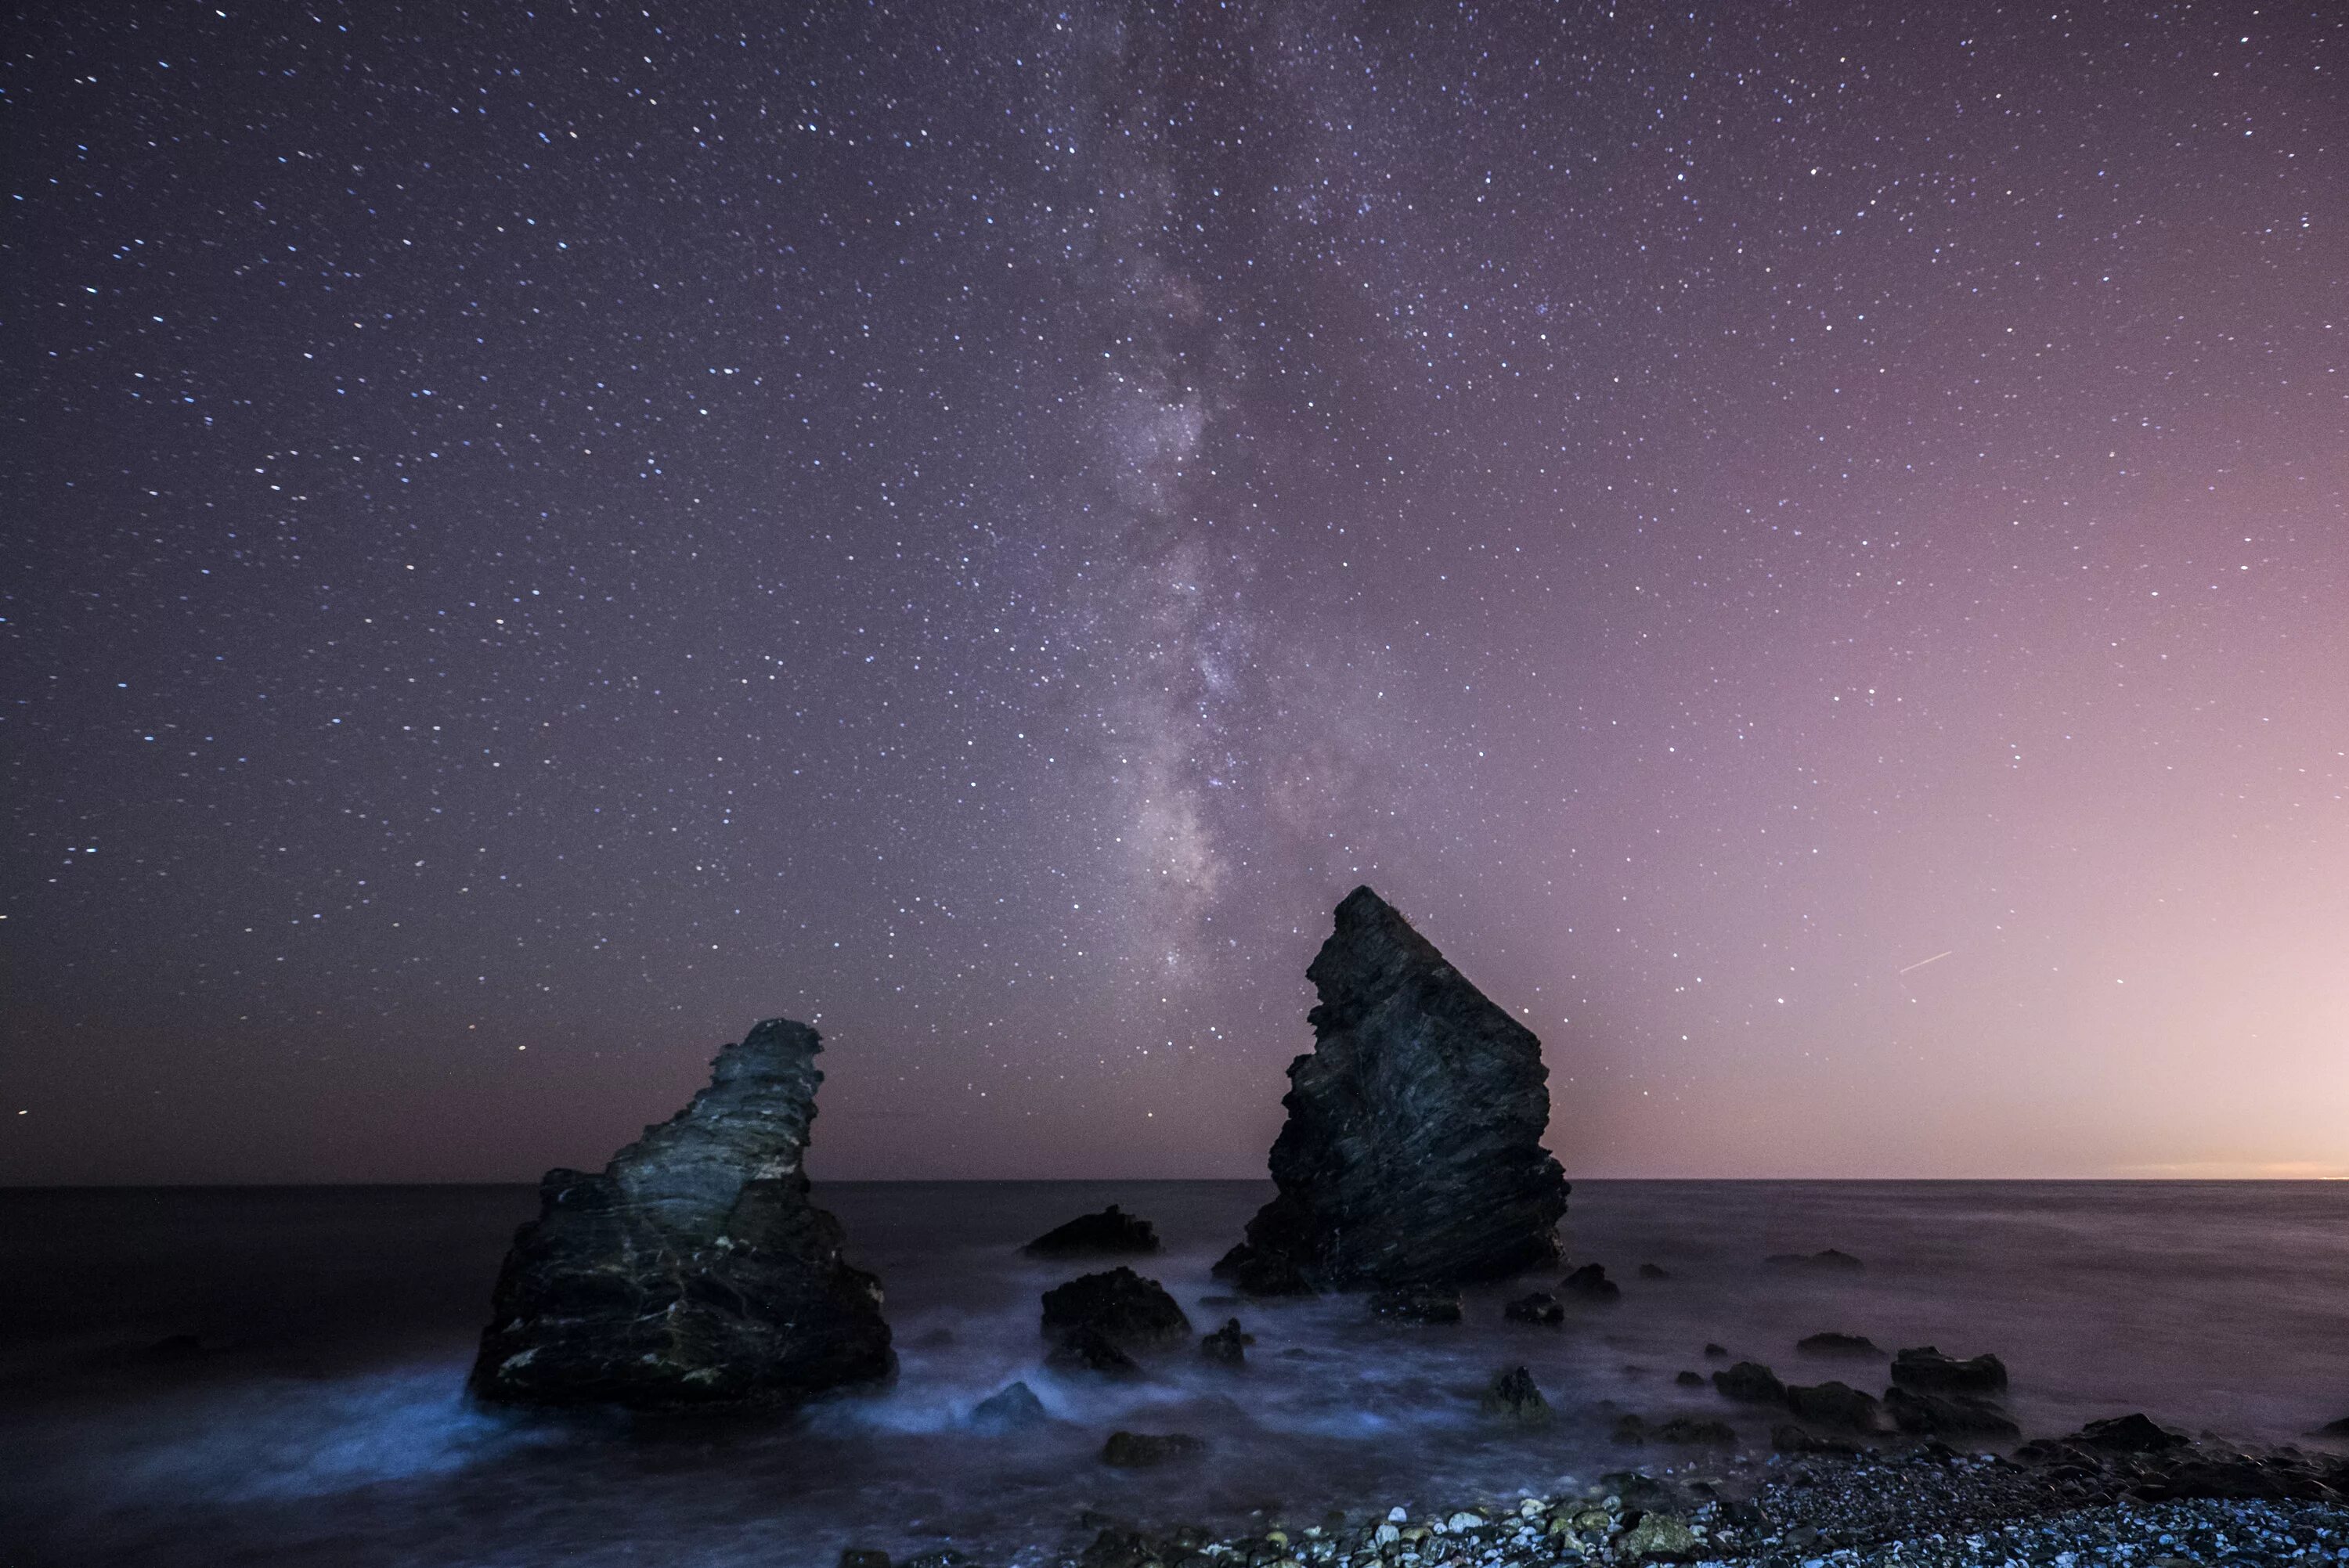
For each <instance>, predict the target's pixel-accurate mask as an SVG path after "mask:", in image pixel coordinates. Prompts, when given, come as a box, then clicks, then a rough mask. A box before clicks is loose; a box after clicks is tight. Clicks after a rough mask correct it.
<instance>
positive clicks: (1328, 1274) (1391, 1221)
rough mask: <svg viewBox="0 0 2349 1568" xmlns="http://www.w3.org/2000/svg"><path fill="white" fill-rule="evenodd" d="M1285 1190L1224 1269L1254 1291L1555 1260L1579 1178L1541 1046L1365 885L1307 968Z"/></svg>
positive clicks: (1487, 1271)
mask: <svg viewBox="0 0 2349 1568" xmlns="http://www.w3.org/2000/svg"><path fill="white" fill-rule="evenodd" d="M1306 977H1307V978H1308V979H1309V980H1310V981H1312V983H1313V985H1314V987H1315V989H1316V991H1317V992H1318V993H1319V997H1320V1004H1319V1006H1316V1007H1315V1008H1314V1009H1313V1011H1312V1013H1311V1014H1310V1015H1309V1019H1308V1021H1309V1023H1310V1024H1311V1025H1312V1026H1313V1036H1314V1047H1313V1049H1312V1051H1311V1052H1309V1054H1307V1055H1305V1056H1301V1057H1298V1058H1297V1059H1296V1060H1295V1061H1293V1062H1291V1063H1290V1064H1289V1068H1288V1078H1289V1085H1290V1087H1289V1090H1288V1094H1287V1095H1286V1096H1285V1097H1283V1099H1282V1101H1281V1103H1282V1104H1283V1105H1284V1106H1285V1107H1287V1109H1288V1121H1287V1123H1286V1124H1285V1125H1284V1126H1283V1127H1282V1128H1281V1130H1280V1136H1279V1137H1278V1139H1277V1140H1274V1143H1273V1146H1272V1159H1271V1167H1272V1179H1273V1181H1275V1182H1276V1183H1277V1184H1278V1187H1279V1191H1278V1195H1276V1196H1275V1197H1274V1199H1273V1200H1272V1202H1269V1203H1268V1204H1266V1205H1265V1206H1264V1208H1263V1209H1261V1210H1260V1211H1258V1212H1257V1215H1256V1217H1255V1218H1254V1219H1253V1220H1251V1221H1249V1222H1248V1226H1247V1240H1245V1241H1243V1242H1242V1243H1240V1244H1239V1245H1237V1246H1236V1247H1234V1248H1233V1249H1232V1250H1231V1251H1230V1252H1229V1253H1226V1255H1225V1256H1224V1258H1223V1260H1222V1261H1221V1262H1219V1263H1218V1264H1216V1277H1217V1278H1218V1279H1225V1280H1229V1281H1230V1282H1232V1283H1233V1284H1236V1285H1237V1286H1238V1287H1239V1288H1240V1289H1242V1290H1244V1291H1247V1292H1250V1293H1253V1294H1262V1295H1269V1294H1287V1293H1291V1292H1294V1291H1297V1290H1299V1289H1321V1290H1328V1289H1347V1288H1361V1287H1376V1286H1384V1285H1399V1284H1431V1283H1432V1284H1452V1283H1456V1282H1459V1281H1464V1280H1476V1279H1495V1278H1501V1277H1506V1275H1509V1274H1516V1273H1519V1272H1522V1271H1524V1270H1526V1269H1530V1268H1537V1267H1540V1266H1543V1265H1547V1264H1555V1263H1556V1262H1557V1222H1558V1219H1559V1217H1560V1216H1561V1215H1563V1214H1564V1213H1565V1212H1566V1198H1567V1182H1566V1176H1565V1173H1564V1172H1563V1171H1560V1170H1559V1168H1558V1163H1557V1161H1556V1160H1553V1159H1552V1158H1550V1155H1549V1151H1548V1150H1546V1149H1544V1148H1543V1147H1542V1145H1541V1139H1542V1135H1543V1132H1544V1130H1546V1129H1547V1126H1548V1123H1549V1090H1548V1088H1547V1080H1548V1076H1549V1074H1548V1069H1547V1068H1545V1067H1544V1066H1543V1065H1542V1057H1541V1042H1540V1041H1539V1040H1538V1039H1537V1038H1535V1037H1534V1035H1533V1032H1532V1031H1531V1030H1529V1029H1527V1028H1526V1027H1525V1026H1523V1025H1522V1024H1519V1023H1518V1022H1517V1021H1516V1020H1515V1019H1514V1018H1511V1017H1510V1016H1508V1015H1507V1014H1506V1013H1505V1012H1503V1011H1502V1010H1501V1009H1500V1008H1499V1007H1497V1006H1495V1005H1494V1004H1493V1003H1492V1002H1490V1001H1489V1000H1487V999H1486V998H1485V995H1484V993H1482V992H1480V991H1478V990H1477V989H1476V987H1475V986H1474V985H1471V984H1469V982H1468V981H1467V979H1466V978H1465V977H1464V976H1463V975H1461V973H1460V972H1459V971H1458V970H1457V969H1454V967H1453V966H1452V965H1450V964H1448V963H1446V962H1445V961H1444V955H1443V954H1441V953H1438V952H1437V951H1436V950H1435V948H1434V946H1433V944H1430V943H1429V942H1428V941H1427V939H1426V938H1424V937H1423V936H1421V935H1420V934H1419V933H1417V932H1416V931H1413V929H1412V928H1411V924H1410V923H1409V922H1407V921H1405V920H1404V919H1403V917H1402V915H1401V914H1399V913H1396V912H1395V910H1394V909H1393V908H1392V906H1390V905H1389V904H1388V903H1386V902H1385V901H1384V900H1383V899H1381V898H1380V897H1379V895H1378V894H1376V893H1374V892H1371V890H1370V889H1369V888H1367V887H1361V888H1356V889H1355V890H1354V891H1353V892H1351V893H1350V894H1348V895H1347V897H1346V900H1345V902H1344V903H1340V905H1339V906H1338V910H1337V921H1336V929H1335V931H1334V932H1333V933H1332V934H1331V935H1330V939H1329V940H1328V941H1327V942H1325V943H1323V944H1321V951H1320V952H1319V954H1317V955H1316V956H1315V958H1314V960H1313V963H1312V965H1310V966H1309V968H1308V969H1307V970H1306Z"/></svg>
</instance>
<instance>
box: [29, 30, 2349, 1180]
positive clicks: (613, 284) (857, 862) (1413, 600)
mask: <svg viewBox="0 0 2349 1568" xmlns="http://www.w3.org/2000/svg"><path fill="white" fill-rule="evenodd" d="M811 10H812V12H813V13H814V14H812V15H808V16H793V17H791V18H790V19H788V20H785V21H782V22H780V23H779V22H778V21H777V20H775V15H774V13H773V12H771V10H770V9H769V8H766V7H754V6H740V7H731V8H730V7H723V6H705V7H694V8H690V9H689V11H670V10H668V9H667V8H655V9H654V14H653V15H649V16H648V15H645V14H643V13H642V12H641V11H629V12H625V13H624V12H619V11H613V12H596V11H574V10H568V9H564V8H560V7H554V8H547V9H543V10H540V11H536V12H527V11H524V10H523V9H522V8H521V7H519V6H509V5H501V6H496V7H492V8H490V9H488V10H487V11H483V12H480V13H477V14H473V15H462V14H459V13H455V12H448V11H428V12H399V11H394V10H392V9H391V8H388V7H381V6H342V7H332V6H330V7H324V8H317V9H316V10H314V11H302V12H297V11H294V10H286V9H263V10H254V11H248V10H245V9H243V8H241V7H237V6H233V5H222V6H220V7H217V8H215V7H213V6H209V5H207V6H202V7H176V8H172V9H171V10H169V11H164V10H161V9H160V8H152V7H150V8H143V9H140V10H137V11H135V12H134V11H130V10H126V9H122V8H115V7H92V8H66V7H57V8H51V9H49V10H47V11H44V12H36V13H34V14H32V15H28V16H26V17H23V18H20V21H19V25H18V26H16V28H15V29H13V31H12V36H11V41H10V43H9V46H8V47H7V53H6V67H5V75H0V88H5V148H6V153H5V159H6V174H7V197H8V201H7V208H6V214H5V257H6V262H7V271H8V279H9V285H10V286H9V290H8V296H7V297H8V308H7V312H6V322H5V342H6V346H7V362H8V365H9V366H10V369H11V372H12V374H11V376H10V377H9V385H8V388H7V392H6V397H7V418H8V419H9V421H10V428H11V429H12V431H13V436H12V438H11V439H10V440H9V441H8V442H7V443H6V449H5V453H0V461H5V465H6V469H5V481H6V492H5V493H6V494H7V495H8V496H9V497H10V498H11V504H10V506H9V507H8V509H7V513H6V518H5V523H4V524H0V529H5V545H6V558H5V559H6V561H7V571H6V573H5V581H0V594H5V605H0V609H5V617H6V619H5V627H0V631H5V638H6V642H5V647H6V650H7V658H6V659H5V673H0V686H5V697H6V707H5V709H0V713H5V723H6V725H7V729H6V732H5V737H6V746H5V765H6V775H5V777H6V780H7V788H6V797H5V810H6V813H7V821H8V825H9V830H10V831H9V835H8V838H7V841H6V852H7V862H6V863H7V876H6V880H5V887H0V903H5V909H0V913H5V922H0V951H5V955H6V958H5V962H6V970H5V975H6V991H7V994H8V1001H7V1005H6V1007H5V1017H0V1029H5V1037H6V1038H5V1051H0V1063H4V1064H5V1065H0V1093H5V1097H6V1103H5V1106H0V1111H5V1115H0V1180H5V1181H141V1180H219V1181H244V1180H296V1181H317V1180H345V1179H348V1180H375V1179H451V1178H459V1179H501V1180H509V1179H527V1178H529V1177H532V1176H533V1175H535V1173H536V1172H537V1171H539V1170H541V1169H542V1168H543V1167H545V1166H547V1165H550V1164H555V1163H571V1164H593V1163H596V1162H599V1161H601V1159H602V1158H603V1157H604V1155H605V1153H607V1152H608V1150H610V1149H611V1148H612V1147H613V1146H614V1145H615V1144H616V1142H618V1141H620V1140H623V1139H625V1138H626V1136H627V1135H629V1134H630V1133H631V1132H632V1131H633V1130H634V1128H635V1127H636V1124H637V1123H638V1122H640V1121H642V1120H644V1119H647V1118H648V1117H652V1116H657V1115H660V1114H666V1112H667V1110H668V1109H671V1108H673V1107H674V1106H675V1105H676V1104H678V1103H679V1102H680V1101H681V1099H683V1097H684V1095H685V1094H686V1093H687V1092H688V1091H689V1089H690V1088H691V1087H692V1086H693V1085H694V1084H695V1083H697V1082H698V1081H699V1080H700V1078H701V1077H702V1074H703V1071H704V1064H705V1062H706V1061H707V1058H708V1057H709V1054H710V1052H711V1051H712V1049H713V1048H714V1047H716V1046H717V1045H718V1044H719V1043H720V1042H722V1041H724V1040H727V1039H731V1038H735V1037H739V1035H740V1031H741V1030H742V1029H743V1028H744V1027H746V1026H748V1025H749V1024H750V1022H751V1021H752V1020H753V1019H755V1018H758V1017H761V1016H771V1015H775V1014H787V1015H790V1016H798V1017H802V1018H807V1019H810V1020H812V1021H813V1022H815V1023H816V1024H817V1025H818V1026H819V1027H821V1028H822V1029H823V1031H824V1032H825V1034H826V1037H827V1039H828V1041H829V1042H830V1049H829V1052H828V1054H827V1056H826V1057H825V1058H824V1064H825V1067H826V1068H827V1071H828V1073H829V1075H830V1079H829V1082H828V1084H827V1087H826V1088H825V1090H824V1099H823V1120H822V1122H821V1123H820V1125H819V1127H818V1130H817V1137H816V1150H815V1165H816V1169H817V1171H818V1172H819V1173H820V1174H824V1175H831V1176H836V1177H847V1176H1021V1175H1039V1176H1061V1175H1091V1174H1102V1175H1249V1174H1258V1173H1260V1172H1261V1171H1262V1169H1263V1165H1262V1161H1263V1155H1264V1150H1265V1149H1266V1147H1267V1145H1268V1142H1269V1140H1270V1137H1271V1134H1272V1132H1273V1130H1275V1129H1276V1127H1277V1126H1278V1119H1279V1114H1280V1112H1279V1108H1278V1097H1279V1094H1280V1093H1281V1091H1282V1089H1283V1088H1284V1087H1285V1085H1284V1083H1283V1079H1282V1076H1281V1073H1282V1068H1284V1067H1285V1066H1286V1065H1287V1063H1288V1059H1289V1057H1291V1056H1292V1055H1293V1054H1294V1053H1295V1052H1297V1051H1299V1050H1300V1049H1303V1048H1305V1047H1307V1045H1308V1044H1309V1040H1310V1036H1309V1032H1308V1031H1307V1030H1306V1028H1305V1026H1304V1022H1303V1016H1304V1012H1305V1009H1306V1008H1307V1007H1308V1006H1309V1005H1310V1002H1311V995H1310V991H1309V988H1308V987H1307V985H1305V982H1304V979H1303V970H1304V966H1305V964H1306V963H1307V961H1308V960H1309V957H1310V956H1311V954H1312V952H1313V949H1314V947H1315V945H1316V944H1317V943H1318V942H1319V938H1320V936H1321V934H1323V933H1324V932H1325V931H1326V928H1327V921H1328V917H1329V910H1330V907H1331V906H1332V905H1333V904H1334V903H1336V902H1337V900H1338V899H1339V898H1340V897H1341V896H1342V895H1343V894H1344V893H1345V892H1346V891H1347V890H1348V889H1349V888H1350V887H1351V886H1353V885H1354V884H1355V883H1356V882H1364V881H1367V882H1371V883H1372V884H1373V885H1375V886H1376V887H1377V888H1378V889H1379V890H1380V892H1382V893H1384V894H1385V895H1387V896H1388V897H1390V898H1391V899H1392V900H1394V901H1395V902H1396V903H1398V904H1399V905H1400V906H1401V907H1402V908H1403V909H1404V910H1406V911H1407V912H1408V913H1410V914H1411V915H1412V916H1413V919H1414V920H1415V921H1417V922H1418V923H1420V924H1421V926H1422V928H1423V930H1424V931H1425V932H1426V933H1427V934H1429V935H1430V936H1431V937H1432V938H1433V940H1435V941H1436V942H1437V943H1438V944H1440V945H1442V946H1443V947H1444V949H1445V950H1446V952H1447V953H1448V954H1450V955H1451V956H1452V957H1453V958H1454V960H1455V961H1456V962H1457V963H1459V964H1460V965H1462V967H1463V968H1464V969H1465V970H1466V972H1467V973H1468V974H1469V975H1470V976H1471V977H1472V978H1474V979H1475V980H1476V981H1477V982H1478V983H1479V984H1480V985H1483V986H1484V987H1485V989H1486V990H1487V991H1488V992H1489V993H1490V994H1491V995H1493V996H1494V997H1495V1000H1497V1001H1499V1002H1501V1003H1502V1004H1503V1005H1504V1006H1508V1007H1509V1008H1510V1009H1512V1010H1513V1011H1514V1012H1516V1013H1517V1014H1518V1015H1519V1016H1521V1017H1523V1018H1524V1019H1525V1021H1526V1023H1527V1024H1528V1025H1529V1026H1532V1027H1533V1028H1534V1029H1535V1030H1536V1031H1537V1033H1538V1034H1539V1035H1540V1036H1541V1037H1542V1038H1543V1039H1544V1041H1545V1045H1546V1049H1547V1059H1548V1061H1549V1065H1550V1068H1551V1073H1552V1088H1553V1091H1554V1095H1555V1101H1556V1106H1557V1112H1556V1118H1555V1120H1554V1123H1553V1127H1552V1136H1551V1142H1552V1145H1553V1147H1555V1148H1556V1149H1557V1150H1558V1151H1559V1153H1560V1156H1561V1158H1562V1159H1563V1160H1564V1161H1565V1163H1566V1164H1567V1166H1568V1171H1569V1173H1570V1174H1575V1175H1597V1174H1605V1173H1651V1174H1661V1173H1687V1174H1693V1175H1708V1174H1732V1175H1734V1174H1822V1175H1844V1174H1884V1175H1902V1174H1919V1175H1940V1174H2014V1175H2043V1174H2084V1175H2095V1174H2113V1175H2149V1174H2195V1173H2209V1174H2241V1173H2261V1172H2268V1173H2292V1172H2300V1173H2349V1132H2344V1129H2349V500H2344V483H2349V371H2344V361H2349V350H2344V340H2345V339H2349V235H2344V228H2343V225H2344V222H2349V88H2344V83H2343V80H2342V77H2343V76H2344V73H2349V17H2344V14H2343V13H2342V12H2341V11H2340V9H2339V8H2338V7H2336V6H2333V5H2305V4H2303V5H2296V6H2289V7H2285V8H2282V9H2278V8H2276V7H2274V6H2269V5H2262V6H2260V7H2258V8H2253V7H2251V6H2248V5H2215V6H2214V5H2196V6H2188V5H2155V6H2113V7H2082V8H2064V7H2043V8H2041V9H2039V10H2036V11H2032V12H2030V13H2029V14H2027V15H2026V14H2023V13H2019V12H2017V11H2015V10H2013V9H2011V8H2009V9H2000V8H1994V7H1992V6H1989V5H1956V4H1953V5H1940V4H1936V5H1912V6H1909V7H1906V8H1901V7H1895V6H1889V5H1800V6H1773V7H1762V6H1722V7H1710V6H1709V7H1703V8H1700V9H1698V10H1696V11H1695V12H1694V13H1693V14H1692V12H1691V11H1690V10H1689V9H1687V8H1683V9H1681V10H1678V11H1665V10H1661V9H1656V8H1651V7H1631V6H1618V7H1615V8H1614V9H1613V10H1612V11H1607V10H1602V9H1599V8H1596V7H1585V6H1572V7H1561V8H1556V10H1554V11H1541V12H1537V10H1536V9H1535V8H1533V7H1530V6H1528V7H1521V8H1520V7H1497V8H1494V9H1492V10H1490V11H1475V10H1444V11H1438V10H1436V9H1435V8H1433V7H1414V6H1392V5H1381V6H1371V7H1361V6H1340V5H1216V6H1207V5H1184V6H1159V7H1141V6H1134V7H1130V8H1118V7H1114V6H1112V7H1097V6H1077V7H1073V8H1071V9H1069V10H1066V11H1045V12H1040V13H1038V14H1036V15H1026V16H1023V15H1015V14H1014V13H1013V11H1012V8H1009V7H1000V6H987V7H978V8H971V7H964V6H949V5H935V6H926V7H916V8H910V9H909V8H851V7H845V6H842V7H817V8H811Z"/></svg>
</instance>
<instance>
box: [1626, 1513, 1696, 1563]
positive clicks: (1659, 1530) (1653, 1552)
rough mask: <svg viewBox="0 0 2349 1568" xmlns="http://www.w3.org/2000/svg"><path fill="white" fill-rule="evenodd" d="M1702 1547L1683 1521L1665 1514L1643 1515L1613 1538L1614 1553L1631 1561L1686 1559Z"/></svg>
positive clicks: (1694, 1533)
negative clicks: (1637, 1521) (1641, 1559)
mask: <svg viewBox="0 0 2349 1568" xmlns="http://www.w3.org/2000/svg"><path fill="white" fill-rule="evenodd" d="M1703 1544H1704V1543H1703V1542H1702V1541H1700V1540H1698V1539H1697V1535H1696V1532H1694V1531H1692V1530H1691V1529H1690V1528H1689V1524H1688V1521H1687V1520H1685V1519H1676V1518H1674V1517H1673V1516H1672V1515H1671V1514H1669V1513H1643V1514H1641V1515H1640V1522H1639V1523H1637V1524H1635V1525H1633V1526H1632V1527H1631V1528H1630V1529H1629V1530H1627V1531H1625V1532H1623V1533H1622V1534H1621V1535H1620V1536H1619V1537H1618V1538H1617V1539H1616V1542H1615V1554H1616V1556H1618V1557H1619V1558H1629V1559H1632V1560H1637V1559H1640V1558H1643V1557H1644V1558H1650V1559H1655V1558H1686V1557H1691V1556H1693V1555H1695V1553H1697V1551H1698V1549H1699V1548H1701V1547H1702V1545H1703Z"/></svg>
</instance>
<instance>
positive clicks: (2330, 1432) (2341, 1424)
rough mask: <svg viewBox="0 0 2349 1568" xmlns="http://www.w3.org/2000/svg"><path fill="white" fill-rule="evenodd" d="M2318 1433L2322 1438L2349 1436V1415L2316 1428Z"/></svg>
mask: <svg viewBox="0 0 2349 1568" xmlns="http://www.w3.org/2000/svg"><path fill="white" fill-rule="evenodd" d="M2316 1435H2317V1436H2318V1437H2320V1438H2349V1416H2344V1417H2342V1418H2340V1419H2339V1420H2337V1421H2327V1422H2325V1423H2324V1425H2323V1426H2321V1427H2319V1428H2317V1429H2316Z"/></svg>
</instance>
